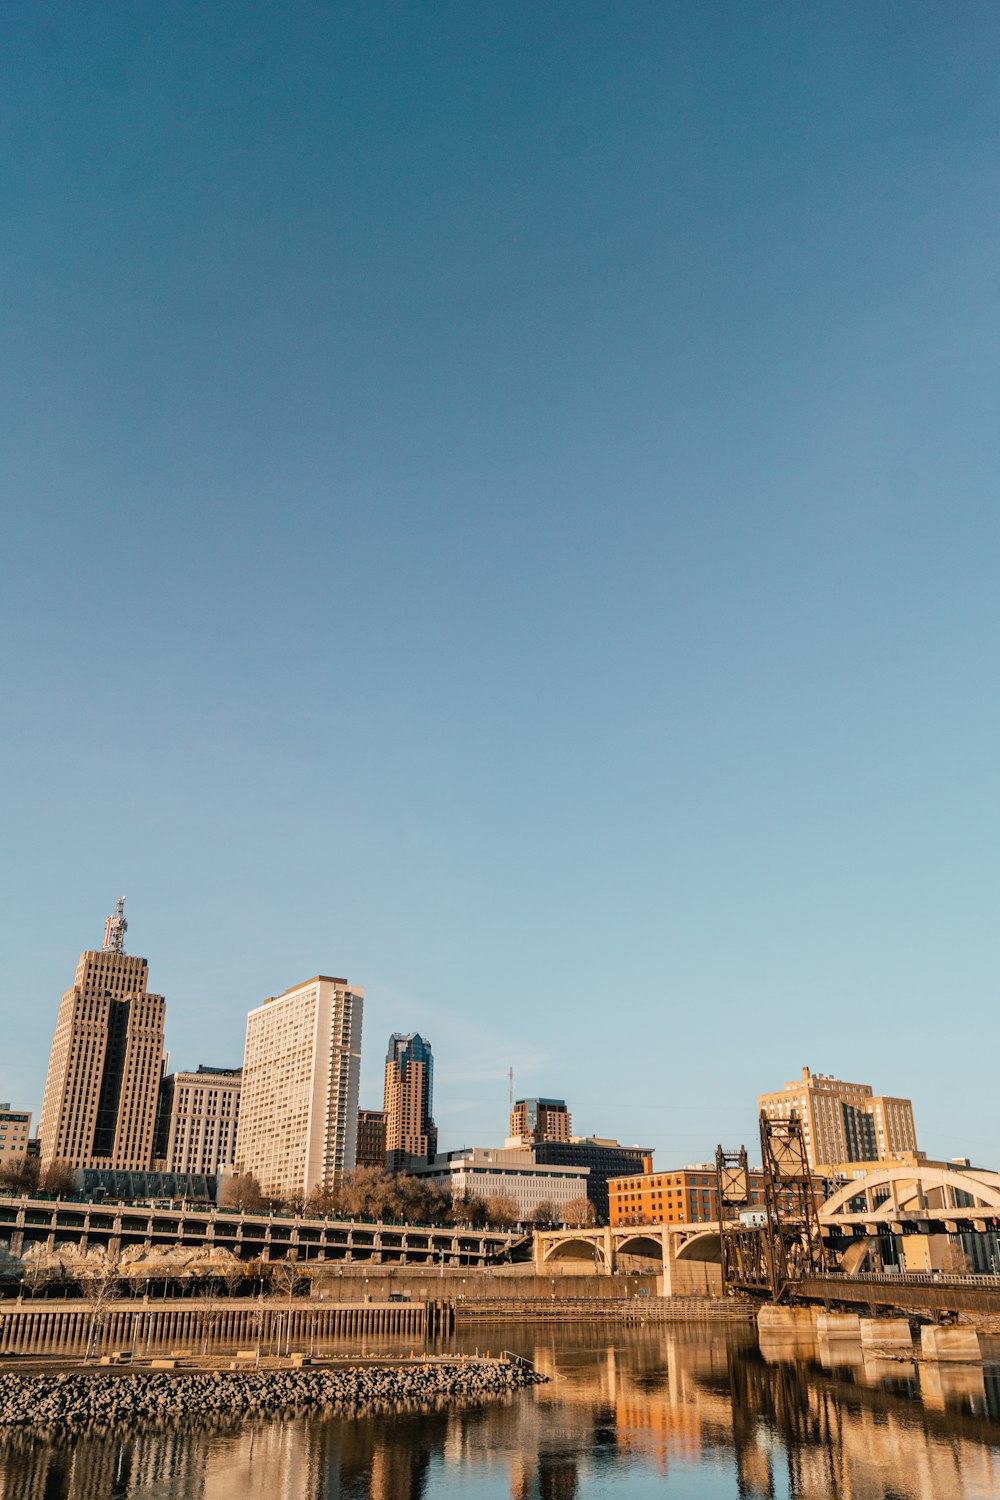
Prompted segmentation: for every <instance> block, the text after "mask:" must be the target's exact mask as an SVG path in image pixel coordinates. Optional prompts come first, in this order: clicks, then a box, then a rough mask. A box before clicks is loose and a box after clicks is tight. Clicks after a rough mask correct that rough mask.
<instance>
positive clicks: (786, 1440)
mask: <svg viewBox="0 0 1000 1500" xmlns="http://www.w3.org/2000/svg"><path fill="white" fill-rule="evenodd" d="M888 1363H889V1362H887V1361H885V1360H880V1361H878V1362H877V1365H876V1362H871V1363H870V1365H868V1366H866V1365H863V1364H862V1365H860V1366H859V1369H858V1371H856V1372H851V1371H848V1370H847V1369H846V1368H845V1367H844V1366H843V1364H841V1365H839V1366H838V1374H839V1378H838V1377H837V1375H833V1376H828V1375H825V1374H822V1373H821V1370H817V1368H816V1366H815V1365H812V1366H811V1367H810V1366H809V1365H806V1364H804V1363H795V1362H792V1361H788V1362H786V1363H783V1364H779V1363H771V1364H768V1363H766V1362H765V1361H764V1360H763V1359H758V1358H757V1357H756V1356H755V1355H754V1354H752V1353H751V1354H747V1353H745V1352H744V1353H742V1354H739V1355H737V1356H736V1357H735V1358H734V1359H733V1360H732V1361H731V1380H732V1398H733V1408H734V1413H741V1412H742V1413H744V1414H745V1416H746V1418H747V1419H748V1420H745V1421H744V1422H742V1423H740V1422H739V1421H737V1422H736V1423H735V1424H734V1440H735V1442H736V1447H737V1467H738V1468H740V1448H741V1439H742V1438H743V1437H744V1436H746V1435H749V1434H751V1433H752V1431H753V1430H757V1431H761V1430H764V1431H767V1430H773V1431H774V1432H775V1433H776V1434H777V1435H778V1437H779V1438H780V1439H781V1442H782V1445H783V1447H784V1453H785V1459H786V1462H787V1466H788V1480H789V1483H788V1491H789V1494H790V1496H792V1497H793V1500H884V1497H885V1495H887V1494H892V1495H894V1496H896V1497H897V1500H924V1497H927V1496H939V1495H940V1496H949V1497H950V1496H956V1497H957V1496H963V1495H982V1496H986V1495H994V1494H998V1495H1000V1458H998V1455H997V1454H996V1453H995V1452H991V1449H990V1447H989V1446H988V1444H989V1443H990V1442H993V1443H996V1442H997V1440H998V1438H1000V1431H998V1429H997V1428H996V1427H993V1426H991V1428H990V1429H987V1428H986V1427H985V1426H983V1425H981V1419H980V1421H979V1422H977V1420H976V1415H975V1414H976V1413H977V1409H978V1412H979V1413H983V1414H985V1413H986V1410H987V1408H986V1397H985V1390H984V1383H983V1380H982V1372H981V1371H979V1370H978V1369H974V1370H973V1371H971V1372H965V1371H962V1372H960V1371H959V1370H958V1369H957V1368H954V1367H953V1369H952V1370H948V1369H940V1368H938V1369H934V1368H933V1367H931V1366H929V1365H928V1366H921V1370H920V1391H919V1394H920V1395H925V1396H926V1395H928V1394H929V1395H930V1396H931V1398H932V1399H931V1400H930V1401H928V1400H927V1399H924V1401H923V1402H921V1401H920V1400H919V1399H918V1390H917V1385H916V1382H915V1381H914V1379H913V1377H912V1373H911V1374H909V1376H908V1373H907V1372H912V1370H913V1366H912V1365H910V1364H906V1363H903V1364H900V1365H897V1366H896V1368H895V1370H894V1371H890V1370H886V1369H885V1366H886V1365H887V1364H888ZM925 1371H927V1372H931V1373H929V1374H928V1375H927V1381H926V1385H925ZM852 1374H853V1376H854V1378H852ZM859 1376H860V1378H858V1377H859ZM879 1376H881V1379H879ZM935 1403H936V1404H937V1409H938V1410H937V1412H935ZM977 1403H978V1408H977ZM945 1407H947V1415H945V1410H944V1408H945ZM938 1413H940V1414H938ZM966 1423H967V1424H968V1425H967V1428H966V1429H965V1430H964V1431H963V1425H964V1424H966ZM761 1493H762V1494H765V1495H770V1494H772V1493H773V1490H764V1491H762V1492H761Z"/></svg>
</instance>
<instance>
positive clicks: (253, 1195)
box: [219, 1172, 264, 1214]
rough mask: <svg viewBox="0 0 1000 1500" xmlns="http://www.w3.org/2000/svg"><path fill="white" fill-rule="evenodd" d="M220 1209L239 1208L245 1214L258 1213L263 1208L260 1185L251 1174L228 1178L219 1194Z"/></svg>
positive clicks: (240, 1174) (242, 1173) (243, 1173)
mask: <svg viewBox="0 0 1000 1500" xmlns="http://www.w3.org/2000/svg"><path fill="white" fill-rule="evenodd" d="M219 1207H220V1208H239V1209H242V1210H243V1211H244V1212H245V1213H248V1214H256V1213H260V1211H261V1209H262V1208H263V1207H264V1195H263V1193H262V1192H261V1190H260V1183H259V1182H258V1181H257V1179H256V1177H255V1176H254V1175H253V1173H252V1172H241V1173H239V1175H238V1176H236V1177H230V1178H229V1180H228V1182H226V1183H225V1184H224V1185H223V1188H222V1192H221V1193H220V1194H219Z"/></svg>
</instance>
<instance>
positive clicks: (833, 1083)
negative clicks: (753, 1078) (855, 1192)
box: [757, 1068, 919, 1177]
mask: <svg viewBox="0 0 1000 1500" xmlns="http://www.w3.org/2000/svg"><path fill="white" fill-rule="evenodd" d="M757 1104H758V1108H759V1109H761V1110H763V1112H764V1113H765V1114H766V1115H767V1116H768V1117H769V1118H770V1119H775V1118H779V1119H780V1118H785V1117H787V1116H788V1115H790V1114H791V1113H792V1111H793V1110H794V1112H795V1113H796V1114H797V1115H798V1117H799V1119H800V1120H801V1121H802V1126H803V1134H804V1136H805V1145H806V1155H807V1157H808V1160H809V1165H810V1166H811V1167H812V1169H813V1171H814V1172H817V1173H818V1174H820V1175H821V1176H823V1177H840V1176H846V1177H849V1176H850V1175H851V1174H852V1172H855V1173H856V1172H857V1170H858V1168H859V1167H863V1166H864V1164H865V1163H866V1162H868V1163H870V1162H876V1161H897V1160H899V1161H906V1162H909V1161H912V1160H915V1159H916V1158H917V1157H918V1156H919V1152H918V1151H917V1132H916V1129H915V1127H914V1124H913V1105H912V1103H911V1102H910V1100H909V1099H896V1098H893V1097H890V1096H889V1095H887V1094H876V1093H874V1092H873V1090H872V1086H871V1084H869V1083H845V1082H844V1081H843V1080H842V1079H840V1078H834V1077H833V1076H832V1075H831V1074H829V1073H812V1072H810V1070H809V1069H808V1068H803V1069H802V1077H801V1078H799V1079H796V1080H795V1082H794V1083H786V1084H785V1086H784V1088H783V1089H781V1090H780V1091H778V1092H776V1093H773V1094H761V1095H759V1096H758V1100H757Z"/></svg>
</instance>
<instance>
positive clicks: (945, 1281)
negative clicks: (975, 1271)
mask: <svg viewBox="0 0 1000 1500" xmlns="http://www.w3.org/2000/svg"><path fill="white" fill-rule="evenodd" d="M838 1279H839V1280H843V1281H871V1282H875V1283H877V1284H878V1285H882V1286H971V1287H977V1286H980V1287H986V1286H990V1287H994V1286H995V1287H1000V1275H997V1274H995V1273H993V1272H991V1271H984V1272H982V1274H981V1275H970V1276H956V1275H953V1274H952V1273H951V1272H944V1271H941V1272H937V1271H857V1272H855V1274H854V1275H852V1276H842V1277H838Z"/></svg>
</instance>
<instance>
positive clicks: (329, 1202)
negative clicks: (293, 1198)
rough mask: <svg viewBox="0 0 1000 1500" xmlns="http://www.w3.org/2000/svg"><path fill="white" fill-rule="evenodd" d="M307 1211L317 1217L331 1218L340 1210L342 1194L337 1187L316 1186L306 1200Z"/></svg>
mask: <svg viewBox="0 0 1000 1500" xmlns="http://www.w3.org/2000/svg"><path fill="white" fill-rule="evenodd" d="M305 1212H306V1213H307V1214H310V1215H312V1216H313V1217H314V1218H317V1219H330V1218H333V1216H334V1215H335V1214H337V1213H339V1212H340V1194H339V1193H338V1192H337V1190H336V1188H332V1187H316V1188H313V1190H312V1192H311V1193H310V1194H309V1197H308V1198H307V1199H306V1202H305Z"/></svg>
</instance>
